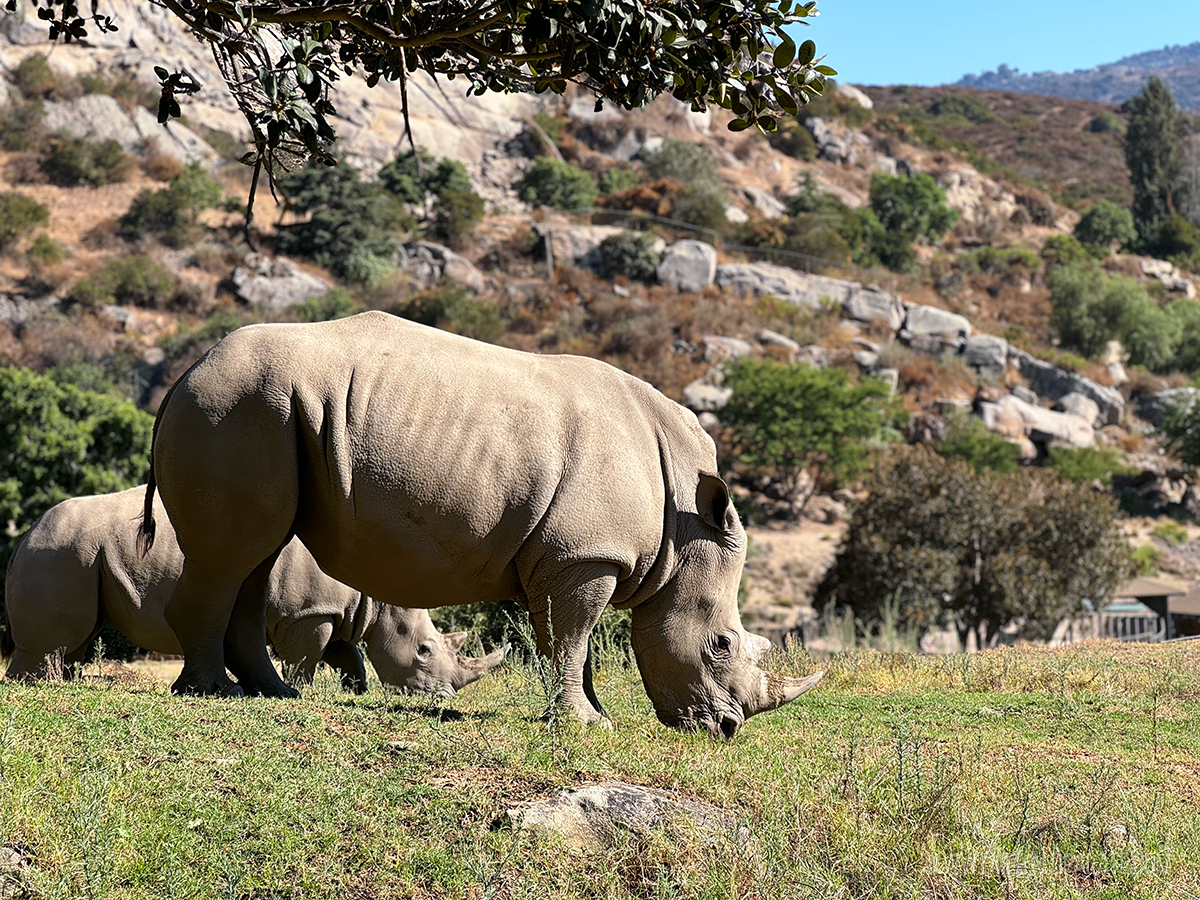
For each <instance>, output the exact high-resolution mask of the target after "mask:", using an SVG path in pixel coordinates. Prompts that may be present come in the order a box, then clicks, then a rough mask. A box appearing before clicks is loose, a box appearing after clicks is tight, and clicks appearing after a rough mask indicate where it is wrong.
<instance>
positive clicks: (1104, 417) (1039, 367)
mask: <svg viewBox="0 0 1200 900" xmlns="http://www.w3.org/2000/svg"><path fill="white" fill-rule="evenodd" d="M1008 358H1009V363H1010V364H1015V365H1016V367H1017V369H1018V371H1020V373H1021V375H1022V377H1023V378H1024V379H1025V380H1026V381H1027V382H1029V387H1030V388H1031V389H1032V390H1033V391H1034V393H1036V394H1037V395H1038V396H1039V397H1045V398H1046V399H1048V400H1061V399H1062V398H1063V397H1065V396H1067V394H1082V395H1083V396H1085V397H1087V398H1089V399H1091V400H1093V401H1095V403H1096V405H1097V407H1099V409H1100V422H1101V424H1103V425H1116V424H1117V423H1118V422H1120V421H1121V413H1122V412H1123V411H1124V409H1125V398H1124V397H1123V396H1121V392H1120V391H1117V390H1115V389H1113V388H1110V387H1104V386H1103V385H1099V384H1097V383H1096V382H1094V381H1092V380H1091V379H1090V378H1086V377H1084V376H1083V375H1080V374H1078V373H1077V372H1068V371H1066V370H1065V369H1060V368H1059V367H1058V366H1056V365H1054V364H1053V363H1048V362H1046V361H1045V360H1041V359H1038V358H1037V357H1036V356H1033V355H1031V354H1029V353H1026V352H1025V351H1024V350H1018V349H1016V348H1015V347H1010V348H1009V351H1008Z"/></svg>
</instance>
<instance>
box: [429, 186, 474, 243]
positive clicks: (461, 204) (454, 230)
mask: <svg viewBox="0 0 1200 900" xmlns="http://www.w3.org/2000/svg"><path fill="white" fill-rule="evenodd" d="M483 214H484V203H483V198H482V197H480V196H479V195H478V194H477V193H475V192H474V191H471V190H466V191H461V190H449V189H447V190H443V191H441V192H440V193H439V194H438V196H437V207H436V209H435V210H434V214H433V229H432V230H433V233H434V236H436V237H437V238H438V239H439V240H442V241H445V242H446V243H447V244H449V245H450V246H451V247H453V248H455V249H456V250H461V249H462V248H463V247H465V246H466V244H467V242H468V240H469V239H470V237H471V235H472V234H474V233H475V229H476V227H478V225H479V223H480V222H482V221H483Z"/></svg>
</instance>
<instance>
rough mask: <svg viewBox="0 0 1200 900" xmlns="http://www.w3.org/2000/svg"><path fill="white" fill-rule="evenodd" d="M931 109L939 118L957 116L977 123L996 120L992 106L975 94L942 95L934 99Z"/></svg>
mask: <svg viewBox="0 0 1200 900" xmlns="http://www.w3.org/2000/svg"><path fill="white" fill-rule="evenodd" d="M929 111H930V112H931V113H933V114H934V115H935V116H938V117H939V118H940V117H943V116H957V117H958V118H960V119H966V120H967V121H968V122H971V123H973V124H975V125H982V124H984V123H985V122H994V121H995V120H996V114H995V113H994V112H992V108H991V107H990V106H988V105H987V103H986V102H985V101H984V100H983V99H982V98H980V97H976V96H974V95H973V94H950V95H949V96H947V97H942V98H941V99H940V100H936V101H934V104H933V106H931V107H930V108H929Z"/></svg>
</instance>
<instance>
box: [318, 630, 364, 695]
mask: <svg viewBox="0 0 1200 900" xmlns="http://www.w3.org/2000/svg"><path fill="white" fill-rule="evenodd" d="M324 662H325V664H326V665H328V666H329V667H330V668H331V669H333V670H334V671H336V672H337V673H338V674H339V675H340V676H341V679H342V690H344V691H352V692H354V693H355V694H365V693H366V692H367V666H366V664H365V663H364V662H363V657H362V653H361V651H359V649H358V648H357V647H355V646H354V645H353V644H349V643H347V642H346V641H330V642H329V646H328V647H326V648H325V656H324Z"/></svg>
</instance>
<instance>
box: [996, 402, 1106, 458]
mask: <svg viewBox="0 0 1200 900" xmlns="http://www.w3.org/2000/svg"><path fill="white" fill-rule="evenodd" d="M979 406H980V413H981V415H982V416H983V424H984V425H985V426H987V428H988V430H990V431H994V432H996V433H997V434H1000V435H1003V436H1004V437H1007V438H1020V437H1027V438H1029V440H1031V441H1033V442H1034V443H1035V444H1047V443H1050V442H1052V441H1064V442H1066V443H1068V444H1071V445H1072V446H1075V447H1094V446H1095V444H1096V434H1095V432H1094V431H1093V429H1092V423H1091V422H1089V421H1087V420H1085V419H1081V418H1080V417H1078V416H1073V415H1070V414H1068V413H1064V412H1055V411H1054V410H1050V409H1042V408H1041V407H1040V406H1034V405H1032V404H1030V403H1026V402H1025V401H1024V400H1020V399H1018V398H1016V397H1014V396H1013V395H1012V394H1009V395H1007V396H1005V397H1002V398H1001V399H1000V400H999V401H997V402H996V403H987V402H984V403H980V405H979Z"/></svg>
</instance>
